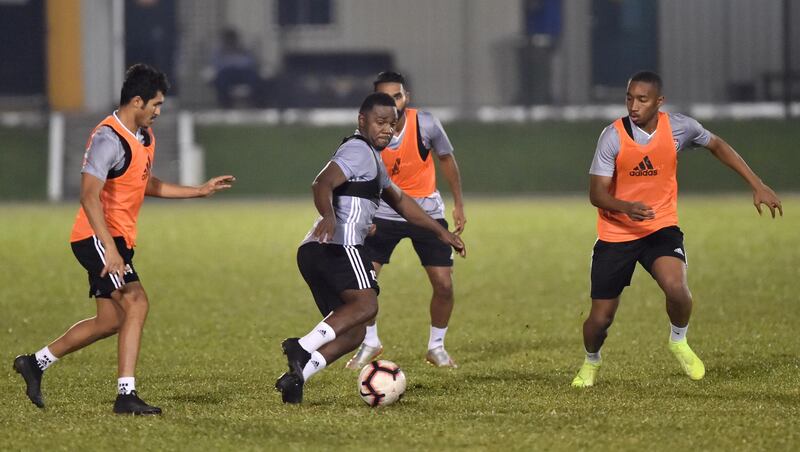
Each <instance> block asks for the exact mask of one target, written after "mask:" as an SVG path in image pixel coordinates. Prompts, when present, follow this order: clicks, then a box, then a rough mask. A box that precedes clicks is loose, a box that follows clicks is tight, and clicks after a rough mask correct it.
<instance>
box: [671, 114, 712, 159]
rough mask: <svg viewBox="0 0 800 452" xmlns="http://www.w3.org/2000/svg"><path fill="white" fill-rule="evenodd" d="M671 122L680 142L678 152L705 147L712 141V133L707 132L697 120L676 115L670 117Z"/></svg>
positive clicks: (674, 133)
mask: <svg viewBox="0 0 800 452" xmlns="http://www.w3.org/2000/svg"><path fill="white" fill-rule="evenodd" d="M669 120H670V125H671V126H672V130H673V135H674V136H675V138H676V139H677V140H678V151H682V150H684V149H687V148H694V147H705V146H708V143H709V142H710V141H711V132H709V131H708V130H706V129H705V127H703V126H702V125H701V124H700V123H699V122H698V121H697V120H696V119H694V118H692V117H689V116H686V115H682V114H680V113H675V114H672V115H670V118H669Z"/></svg>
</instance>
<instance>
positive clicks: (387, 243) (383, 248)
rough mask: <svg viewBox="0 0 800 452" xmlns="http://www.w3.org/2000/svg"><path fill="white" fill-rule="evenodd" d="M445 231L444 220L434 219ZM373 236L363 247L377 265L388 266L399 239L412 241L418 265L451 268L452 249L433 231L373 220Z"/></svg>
mask: <svg viewBox="0 0 800 452" xmlns="http://www.w3.org/2000/svg"><path fill="white" fill-rule="evenodd" d="M436 221H438V222H439V224H441V225H442V226H443V227H444V228H445V229H447V228H448V225H447V220H444V219H438V220H436ZM373 223H374V224H375V234H374V235H372V236H369V237H367V239H366V240H365V241H364V248H366V249H367V253H369V256H370V259H372V261H373V262H377V263H379V264H388V263H389V258H390V257H391V256H392V252H393V251H394V248H395V247H396V246H397V244H398V243H399V242H400V240H403V239H404V238H409V239H411V244H412V245H413V246H414V251H416V252H417V256H419V262H420V263H421V264H422V265H423V266H426V267H429V266H430V267H452V266H453V250H452V249H451V248H450V245H448V244H447V243H444V242H442V241H441V240H439V238H438V237H436V234H434V233H433V231H429V230H428V229H425V228H423V227H420V226H416V225H413V224H411V223H408V222H406V221H392V220H384V219H382V218H375V219H374V220H373Z"/></svg>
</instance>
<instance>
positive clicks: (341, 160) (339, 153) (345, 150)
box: [331, 140, 377, 180]
mask: <svg viewBox="0 0 800 452" xmlns="http://www.w3.org/2000/svg"><path fill="white" fill-rule="evenodd" d="M331 161H332V162H334V163H336V164H337V165H339V168H341V169H342V172H343V173H344V175H345V177H347V180H369V179H372V178H373V177H375V168H376V167H377V164H376V163H375V159H374V158H373V157H372V149H370V147H369V146H368V145H367V144H366V143H364V142H363V141H361V140H349V141H347V142H346V143H344V144H342V145H341V146H339V149H337V150H336V153H335V154H333V157H332V158H331Z"/></svg>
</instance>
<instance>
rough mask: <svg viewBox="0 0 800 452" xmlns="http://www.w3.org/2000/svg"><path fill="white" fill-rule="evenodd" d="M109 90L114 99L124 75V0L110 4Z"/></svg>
mask: <svg viewBox="0 0 800 452" xmlns="http://www.w3.org/2000/svg"><path fill="white" fill-rule="evenodd" d="M111 39H112V44H111V46H112V49H111V66H112V70H111V81H112V83H111V90H112V93H111V94H112V96H111V98H112V99H116V98H117V96H118V95H119V90H120V89H121V88H122V80H123V77H124V74H125V69H126V68H125V0H113V1H112V2H111Z"/></svg>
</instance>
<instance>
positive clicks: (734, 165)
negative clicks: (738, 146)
mask: <svg viewBox="0 0 800 452" xmlns="http://www.w3.org/2000/svg"><path fill="white" fill-rule="evenodd" d="M706 148H708V150H709V151H711V154H713V155H714V157H716V158H717V160H719V161H720V162H722V163H724V164H726V165H728V166H729V167H730V168H731V169H733V170H734V171H736V172H737V173H739V175H740V176H742V178H743V179H744V180H745V181H747V183H748V184H749V185H750V188H752V189H753V205H755V206H756V210H757V211H758V214H759V215H761V205H762V204H764V205H765V206H767V208H769V211H770V213H772V218H775V210H776V209H777V210H778V212H780V214H781V216H783V206H781V200H780V199H778V195H776V194H775V192H774V191H772V189H771V188H769V186H768V185H767V184H765V183H764V182H763V181H761V179H760V178H759V177H758V176H757V175H756V173H755V172H753V170H752V169H750V167H749V166H747V162H745V161H744V159H743V158H742V156H741V155H739V153H738V152H736V150H734V149H733V147H732V146H731V145H730V144H728V143H727V142H726V141H725V140H723V139H722V138H720V137H718V136H716V135H711V140H710V141H709V142H708V144H707V145H706Z"/></svg>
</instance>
